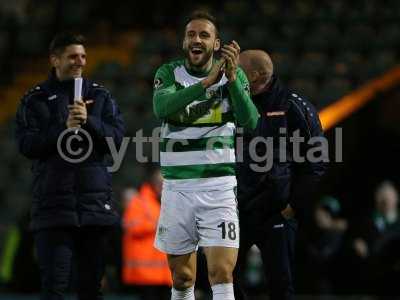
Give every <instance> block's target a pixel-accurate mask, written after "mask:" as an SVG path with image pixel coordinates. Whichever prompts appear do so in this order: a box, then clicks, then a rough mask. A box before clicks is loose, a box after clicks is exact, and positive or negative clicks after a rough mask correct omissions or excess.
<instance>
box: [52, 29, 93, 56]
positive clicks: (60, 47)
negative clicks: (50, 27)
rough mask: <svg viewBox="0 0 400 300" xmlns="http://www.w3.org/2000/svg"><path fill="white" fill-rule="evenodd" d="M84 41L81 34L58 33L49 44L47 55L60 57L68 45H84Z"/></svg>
mask: <svg viewBox="0 0 400 300" xmlns="http://www.w3.org/2000/svg"><path fill="white" fill-rule="evenodd" d="M85 42H86V39H85V37H84V36H83V35H81V34H74V33H71V32H62V33H58V34H57V35H56V36H55V37H54V38H53V40H52V41H51V43H50V46H49V53H50V54H55V55H60V54H61V53H63V52H64V50H65V48H66V47H68V46H69V45H83V46H84V45H85Z"/></svg>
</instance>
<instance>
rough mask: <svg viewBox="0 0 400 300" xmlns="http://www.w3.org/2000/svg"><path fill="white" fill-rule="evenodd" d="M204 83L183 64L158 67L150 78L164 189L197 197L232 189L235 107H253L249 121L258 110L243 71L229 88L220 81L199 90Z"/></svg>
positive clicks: (233, 182)
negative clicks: (199, 192)
mask: <svg viewBox="0 0 400 300" xmlns="http://www.w3.org/2000/svg"><path fill="white" fill-rule="evenodd" d="M196 75H198V76H196ZM204 78H205V75H204V74H202V75H200V74H191V73H189V71H188V70H187V69H186V67H185V65H184V61H183V60H179V61H173V62H171V63H168V64H165V65H163V66H161V67H160V68H159V69H158V70H157V73H156V75H155V81H154V88H155V90H154V97H153V101H154V110H155V112H156V115H158V117H161V118H162V119H163V124H162V128H161V142H160V165H161V172H162V174H163V176H164V187H165V188H169V189H172V190H191V191H196V190H210V189H216V188H217V189H219V188H221V189H225V188H229V187H234V186H236V177H235V143H234V139H235V132H236V126H235V121H237V120H236V119H237V116H236V115H237V114H236V113H235V109H234V108H235V103H236V104H238V103H240V105H243V106H246V105H247V106H248V105H250V106H253V107H250V112H251V114H253V118H254V116H256V117H257V118H258V114H257V110H256V108H255V107H254V105H253V103H252V102H251V99H250V94H249V89H248V81H247V78H246V76H245V75H244V72H243V71H242V70H240V69H239V70H238V74H237V80H236V81H235V82H234V83H232V84H229V83H228V80H227V78H226V76H225V75H223V76H222V78H221V80H220V81H219V82H218V83H216V84H214V85H212V86H211V87H209V88H207V89H204V87H203V86H202V85H201V83H200V81H201V80H203V79H204ZM233 97H236V98H239V99H236V101H234V99H232V98H233ZM177 102H179V103H177ZM233 102H234V103H233ZM174 106H176V108H175V107H174ZM179 106H180V107H179ZM245 110H246V109H245ZM163 111H168V113H166V114H163ZM171 111H172V112H171ZM157 112H158V113H157ZM245 117H246V116H245ZM250 121H251V120H249V123H251V124H253V123H254V122H250ZM243 123H244V122H243ZM245 125H246V124H244V125H242V126H245ZM251 127H253V128H254V126H253V125H251Z"/></svg>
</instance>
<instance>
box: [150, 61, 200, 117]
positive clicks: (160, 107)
mask: <svg viewBox="0 0 400 300" xmlns="http://www.w3.org/2000/svg"><path fill="white" fill-rule="evenodd" d="M204 91H205V89H204V87H203V85H202V83H201V82H199V83H196V84H194V85H191V86H189V87H187V88H184V89H181V90H177V89H176V85H175V80H174V78H173V75H172V74H171V72H170V70H169V69H168V67H167V66H166V65H164V66H162V67H160V68H159V69H158V70H157V73H156V75H155V77H154V94H153V110H154V114H155V115H156V117H157V118H159V119H164V118H167V117H169V116H171V115H173V114H175V113H176V112H178V111H180V110H182V109H184V108H185V107H186V105H188V104H189V103H191V102H193V101H194V100H195V99H197V98H199V97H200V96H201V95H202V94H203V93H204Z"/></svg>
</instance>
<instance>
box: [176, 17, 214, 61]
mask: <svg viewBox="0 0 400 300" xmlns="http://www.w3.org/2000/svg"><path fill="white" fill-rule="evenodd" d="M219 47H220V41H219V39H218V38H217V37H216V29H215V26H214V24H212V23H211V22H210V21H208V20H204V19H199V20H193V21H191V22H189V23H188V24H187V26H186V30H185V38H184V40H183V50H184V52H185V56H186V59H187V61H188V63H189V65H190V66H192V67H195V68H202V67H203V66H206V65H207V64H208V63H209V62H210V61H211V60H212V58H213V54H214V52H215V51H218V50H219Z"/></svg>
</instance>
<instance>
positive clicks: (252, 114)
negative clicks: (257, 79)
mask: <svg viewBox="0 0 400 300" xmlns="http://www.w3.org/2000/svg"><path fill="white" fill-rule="evenodd" d="M228 91H229V94H230V96H231V100H232V105H233V111H234V114H235V117H236V120H237V122H238V124H239V125H240V126H243V127H244V128H246V129H251V130H253V129H254V128H256V126H257V121H258V118H259V116H260V115H259V114H258V111H257V108H256V106H255V105H254V103H253V101H252V100H251V98H250V89H249V82H248V80H247V77H246V75H245V74H244V72H243V71H242V69H240V68H238V69H237V76H236V79H235V80H234V81H232V82H230V83H229V84H228Z"/></svg>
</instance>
